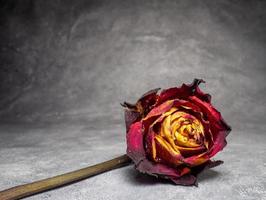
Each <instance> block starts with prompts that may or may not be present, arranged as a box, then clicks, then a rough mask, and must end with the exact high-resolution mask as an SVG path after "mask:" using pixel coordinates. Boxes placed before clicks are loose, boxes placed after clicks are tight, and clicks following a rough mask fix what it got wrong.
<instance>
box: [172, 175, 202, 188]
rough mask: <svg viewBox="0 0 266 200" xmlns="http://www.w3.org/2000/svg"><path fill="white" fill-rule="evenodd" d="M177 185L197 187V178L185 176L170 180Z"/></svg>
mask: <svg viewBox="0 0 266 200" xmlns="http://www.w3.org/2000/svg"><path fill="white" fill-rule="evenodd" d="M170 179H171V180H172V181H173V182H174V183H175V184H177V185H185V186H189V185H197V177H195V176H193V175H192V174H186V175H184V176H181V177H178V178H170Z"/></svg>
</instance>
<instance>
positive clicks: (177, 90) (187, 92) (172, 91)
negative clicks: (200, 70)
mask: <svg viewBox="0 0 266 200" xmlns="http://www.w3.org/2000/svg"><path fill="white" fill-rule="evenodd" d="M200 83H205V81H204V80H202V79H194V81H193V82H192V83H191V84H183V85H182V86H181V87H173V88H169V89H166V90H163V91H162V92H161V94H160V95H159V99H158V102H157V104H156V105H159V104H161V103H163V102H165V101H167V100H171V99H184V100H186V99H188V97H189V96H197V97H198V98H199V99H201V100H202V101H205V102H208V103H209V102H211V96H210V95H209V94H205V93H204V92H202V91H201V90H200V88H199V85H200Z"/></svg>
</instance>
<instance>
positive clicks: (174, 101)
mask: <svg viewBox="0 0 266 200" xmlns="http://www.w3.org/2000/svg"><path fill="white" fill-rule="evenodd" d="M202 82H204V81H203V80H201V79H195V80H194V81H193V83H192V84H183V85H182V86H181V87H173V88H169V89H165V90H163V91H161V92H160V93H159V94H158V91H159V90H160V88H158V89H154V90H151V91H149V92H147V93H145V94H144V95H143V96H142V97H141V98H140V99H139V100H138V101H137V103H136V104H130V103H127V102H124V103H123V104H122V106H123V107H124V109H125V122H126V130H127V135H126V138H127V155H128V156H129V157H130V158H131V159H132V161H133V162H134V164H135V167H136V169H137V170H138V171H140V172H142V173H147V174H149V175H154V176H157V177H161V178H166V179H170V180H172V181H173V182H174V183H175V184H180V185H196V184H197V175H198V174H199V173H200V172H201V171H203V170H204V169H206V168H211V167H215V166H217V165H219V164H221V163H223V162H222V161H211V160H210V159H211V158H212V157H213V156H214V155H215V154H216V153H218V152H219V151H221V150H222V149H223V148H224V147H225V146H226V136H227V135H228V134H229V132H230V131H231V128H230V126H228V125H227V124H226V122H225V121H224V120H223V118H222V116H221V114H220V112H218V111H217V110H216V109H215V108H214V107H213V106H212V104H211V96H210V95H209V94H205V93H204V92H202V91H201V90H200V88H199V84H200V83H202Z"/></svg>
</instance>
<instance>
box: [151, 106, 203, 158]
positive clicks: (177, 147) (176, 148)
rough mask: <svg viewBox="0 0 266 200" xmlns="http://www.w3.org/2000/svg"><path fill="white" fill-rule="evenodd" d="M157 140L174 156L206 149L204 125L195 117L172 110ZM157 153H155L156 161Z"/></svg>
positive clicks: (166, 116)
mask: <svg viewBox="0 0 266 200" xmlns="http://www.w3.org/2000/svg"><path fill="white" fill-rule="evenodd" d="M155 140H156V142H157V143H160V144H161V145H163V146H164V148H165V149H167V150H168V151H169V152H172V153H173V154H180V152H182V150H193V149H197V148H202V147H204V146H205V147H206V148H208V143H207V142H206V141H205V139H204V128H203V125H202V123H201V122H200V121H199V120H198V119H197V118H196V117H194V116H193V115H191V114H189V113H187V112H185V111H180V110H178V109H177V108H172V109H171V110H170V111H169V112H167V113H166V115H165V118H164V120H163V122H162V124H161V128H160V131H159V133H158V134H156V135H155ZM155 152H156V151H153V153H154V154H153V156H154V159H156V153H155Z"/></svg>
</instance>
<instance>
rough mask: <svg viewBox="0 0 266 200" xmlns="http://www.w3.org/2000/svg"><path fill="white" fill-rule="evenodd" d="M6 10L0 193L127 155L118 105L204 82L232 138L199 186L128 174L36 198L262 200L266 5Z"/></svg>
mask: <svg viewBox="0 0 266 200" xmlns="http://www.w3.org/2000/svg"><path fill="white" fill-rule="evenodd" d="M0 2H1V8H0V81H1V82H0V122H1V123H0V190H1V189H4V188H7V187H11V186H15V185H17V184H22V183H27V182H29V181H34V180H38V179H41V178H46V177H49V176H52V175H56V174H58V173H64V172H67V171H69V170H74V169H78V168H80V167H85V166H88V165H91V164H95V163H97V162H100V161H104V160H107V159H110V158H113V157H115V156H118V155H120V154H122V153H124V152H125V138H124V136H125V127H124V121H123V110H122V109H121V107H120V105H119V103H120V102H123V101H124V100H127V101H131V102H134V101H136V100H137V99H138V98H139V97H140V96H141V95H142V94H143V93H144V92H146V91H147V90H149V89H152V88H156V87H161V88H166V87H172V86H178V85H180V84H182V83H183V82H186V83H189V82H191V81H192V80H193V79H194V78H203V79H205V80H206V82H207V84H205V85H202V86H201V88H202V89H203V90H205V91H207V92H209V93H210V94H211V95H212V96H213V104H214V105H215V106H216V107H217V108H218V109H219V110H220V111H221V112H222V114H223V116H224V118H225V120H226V121H227V122H228V123H229V124H230V125H231V126H232V128H233V131H232V132H231V134H230V135H229V137H228V146H227V148H226V149H225V150H224V151H223V152H222V153H220V154H219V155H218V156H217V159H222V160H224V161H225V164H224V165H222V166H220V167H217V168H216V169H213V170H209V171H207V172H205V173H203V174H202V175H201V176H200V180H199V188H195V187H180V186H173V185H171V184H168V183H167V182H166V183H165V182H163V183H160V182H157V181H156V180H155V179H154V178H150V177H146V176H142V175H139V174H138V173H136V172H135V171H134V170H133V169H132V166H129V167H125V168H123V169H118V170H114V171H112V172H109V173H105V174H102V175H99V176H97V177H93V178H91V179H88V180H85V181H83V182H80V183H76V184H74V185H71V186H67V187H64V188H61V189H58V190H55V191H51V192H48V193H44V194H40V195H37V196H35V197H32V198H29V199H88V198H89V199H92V198H94V199H125V198H127V199H136V198H139V199H154V198H155V197H156V198H161V199H173V198H176V199H179V198H180V199H181V198H182V199H192V198H195V197H197V198H198V199H206V198H207V199H210V198H212V199H266V197H265V195H266V193H265V190H266V180H265V179H266V178H265V177H266V174H265V171H266V159H265V153H266V147H265V142H266V134H265V128H266V125H265V120H266V117H265V113H266V100H265V98H266V85H265V81H266V80H265V79H266V66H265V64H266V2H265V1H225V0H224V1H211V0H209V1H190V0H189V1H185V0H184V1H159V0H157V1H127V0H123V1H122V0H121V1H118V0H114V1H102V0H99V1H96V0H94V1H89V0H88V1H85V0H84V1H59V0H58V1H31V0H24V1H22V0H20V1H15V0H11V1H6V0H2V1H0Z"/></svg>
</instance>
